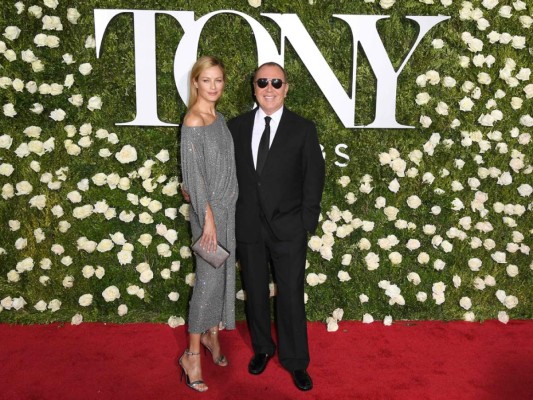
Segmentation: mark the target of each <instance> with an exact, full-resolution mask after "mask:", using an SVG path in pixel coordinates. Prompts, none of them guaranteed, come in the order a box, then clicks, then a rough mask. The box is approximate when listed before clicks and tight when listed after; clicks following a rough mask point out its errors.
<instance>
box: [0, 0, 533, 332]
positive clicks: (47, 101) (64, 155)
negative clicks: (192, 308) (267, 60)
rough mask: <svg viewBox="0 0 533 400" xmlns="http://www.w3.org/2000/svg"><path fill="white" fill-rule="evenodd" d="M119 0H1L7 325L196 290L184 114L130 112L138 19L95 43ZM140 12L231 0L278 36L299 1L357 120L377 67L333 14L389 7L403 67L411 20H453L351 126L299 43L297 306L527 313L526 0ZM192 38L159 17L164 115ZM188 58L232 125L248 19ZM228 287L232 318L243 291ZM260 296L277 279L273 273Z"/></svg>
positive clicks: (217, 32) (0, 252) (137, 305)
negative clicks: (213, 74) (301, 185)
mask: <svg viewBox="0 0 533 400" xmlns="http://www.w3.org/2000/svg"><path fill="white" fill-rule="evenodd" d="M131 7H132V5H131V2H130V1H126V0H106V1H104V0H84V1H75V0H31V1H29V0H24V1H18V2H15V1H12V2H9V1H4V2H3V3H2V7H1V10H0V33H1V36H0V106H1V107H2V110H1V113H0V188H1V198H0V232H1V235H0V322H17V323H47V322H51V321H67V322H72V323H73V324H78V323H80V322H82V321H113V322H132V321H160V322H168V324H170V325H171V326H173V327H175V326H178V325H180V324H183V323H184V322H185V320H186V317H187V303H188V299H189V296H190V294H191V290H192V286H193V285H194V258H193V257H191V251H190V249H189V246H190V244H191V241H190V230H189V226H188V222H187V219H188V212H189V206H188V204H186V203H185V202H184V200H183V198H182V197H181V195H180V193H179V182H180V172H179V159H178V154H179V128H176V127H139V126H124V125H116V123H117V122H121V121H131V120H133V119H134V117H135V110H136V108H135V104H136V103H135V73H134V72H135V71H134V67H135V65H134V40H133V18H132V15H131V14H121V15H119V16H117V17H116V18H115V19H114V20H113V21H112V22H111V23H110V25H109V27H108V30H107V31H106V34H105V36H104V39H103V42H102V50H101V57H100V58H97V57H96V51H95V33H94V17H93V10H94V9H95V8H117V9H118V8H122V9H129V8H131ZM135 8H136V9H146V10H149V9H156V10H188V11H194V13H195V18H200V17H202V16H203V15H205V14H207V13H209V12H212V11H217V10H229V9H231V10H238V11H241V12H243V13H245V14H247V15H249V16H251V17H253V18H255V19H256V20H257V21H259V22H260V23H261V24H262V25H263V26H264V27H265V28H266V29H267V31H268V32H269V33H270V35H271V36H272V37H273V38H274V40H275V41H276V43H278V45H279V44H280V41H281V39H280V36H281V32H280V28H279V26H278V25H276V24H275V23H274V22H273V21H272V20H270V19H268V18H266V17H263V16H261V15H260V14H261V13H293V14H297V16H298V17H299V18H300V20H301V21H302V23H303V25H304V26H305V27H306V29H307V30H308V32H309V34H310V36H311V37H312V39H313V40H314V41H315V43H316V45H317V47H318V48H319V50H320V51H321V53H322V54H323V56H324V58H325V59H326V61H327V62H328V64H329V66H330V68H331V69H332V71H333V72H334V74H335V76H336V77H337V78H338V80H339V82H341V84H342V85H343V86H344V87H345V89H346V91H347V92H349V90H350V84H351V83H350V82H351V76H352V72H353V73H356V76H357V80H356V85H357V87H356V90H357V101H356V105H355V115H356V121H357V123H358V124H363V125H364V124H368V123H370V122H371V121H372V120H373V117H374V115H375V89H376V79H375V76H374V73H373V71H372V67H371V65H370V64H369V63H368V61H367V60H366V58H365V55H364V52H362V51H361V49H359V52H358V63H357V68H356V71H351V68H352V61H353V52H354V49H353V44H352V36H351V35H352V33H351V30H350V27H349V26H348V25H347V24H346V22H344V21H342V20H340V19H338V18H333V17H332V15H334V14H361V15H364V14H375V15H388V16H390V18H388V19H383V20H380V21H379V23H378V30H379V33H380V36H381V39H382V41H383V44H384V46H385V48H386V50H387V53H388V55H389V57H390V59H391V62H392V64H393V66H394V67H395V68H398V67H399V66H400V65H401V63H402V61H403V59H404V57H405V56H406V54H407V52H408V50H409V49H410V48H411V46H412V45H413V42H414V40H415V39H416V36H417V33H418V26H417V25H416V24H415V23H414V22H413V21H410V20H408V19H407V18H405V17H406V16H408V15H446V16H450V19H448V20H447V21H444V22H442V23H440V24H438V25H436V26H435V27H434V28H432V29H431V31H430V32H429V33H428V34H427V35H426V36H425V37H424V39H423V40H422V42H421V43H420V45H419V46H418V47H417V48H416V50H415V52H414V53H413V55H412V57H411V58H410V59H409V62H408V63H407V64H406V66H405V68H404V69H403V71H402V72H401V74H400V75H399V78H398V93H397V110H396V118H397V121H398V122H400V123H402V124H404V125H411V126H414V129H348V128H345V127H344V125H343V124H342V123H341V122H340V120H339V118H338V117H337V115H336V113H335V111H334V110H333V108H332V107H331V105H330V104H329V103H328V101H327V100H326V99H325V97H324V95H323V93H322V92H321V91H320V89H319V88H318V85H317V83H316V82H315V80H314V79H313V77H312V76H311V75H310V74H309V72H308V70H307V69H306V66H305V65H303V63H302V62H301V60H300V58H299V56H298V54H297V52H295V50H294V49H293V48H292V47H291V44H290V41H288V42H287V43H286V45H285V67H286V69H287V72H288V75H289V81H290V91H289V95H288V97H287V103H286V104H287V106H288V107H289V108H291V109H292V110H294V111H296V112H298V113H300V114H302V115H303V116H305V117H307V118H310V119H312V120H314V121H315V122H316V124H317V128H318V132H319V137H320V141H321V144H322V146H323V148H324V156H325V159H326V166H327V183H326V187H325V191H324V196H323V201H322V208H323V212H322V214H321V221H320V223H319V229H318V231H317V232H316V233H315V234H314V235H310V236H309V251H308V259H307V261H308V262H307V264H308V265H307V270H306V287H305V292H306V295H305V298H306V306H307V311H308V318H309V319H310V320H316V321H323V322H325V323H327V326H328V329H329V330H336V329H337V328H338V322H339V321H340V320H341V319H351V320H362V321H364V322H368V323H370V322H372V321H374V320H376V321H384V323H386V324H390V323H391V322H392V321H393V320H397V319H409V320H417V319H438V320H454V319H465V320H467V321H482V320H484V319H496V318H497V319H499V320H500V321H501V322H503V323H506V322H507V321H508V320H509V319H513V318H528V319H529V318H531V317H532V309H533V307H532V306H533V305H532V298H531V289H532V282H533V279H532V273H533V271H532V270H533V262H532V257H531V246H532V243H533V217H532V213H531V210H532V207H533V203H532V192H533V188H532V182H533V180H532V171H533V166H532V164H531V163H532V156H533V151H532V144H531V131H532V129H533V117H532V115H533V106H532V104H533V100H532V97H533V83H532V77H531V67H532V65H533V35H532V24H533V18H532V12H533V11H532V10H533V3H531V1H529V0H526V1H522V0H517V1H510V0H509V1H501V0H500V1H498V0H483V1H471V2H468V1H458V0H404V1H394V0H380V1H378V0H356V1H354V0H350V1H334V2H333V1H321V0H305V1H303V0H301V1H288V0H272V1H267V0H264V1H260V0H248V1H246V0H213V1H200V0H191V1H182V0H172V1H167V0H138V1H136V2H135ZM182 36H183V29H182V28H181V26H180V25H179V23H178V22H177V21H176V20H175V19H173V18H172V17H170V16H168V15H158V16H157V18H156V37H157V48H156V52H157V91H158V114H159V118H160V119H161V121H166V122H169V123H175V124H178V123H179V122H180V121H181V119H182V117H183V114H184V113H185V111H186V108H185V105H184V104H183V102H182V101H181V99H180V97H179V96H178V93H177V90H176V85H175V82H174V76H173V70H174V53H175V51H176V47H177V46H178V44H179V43H180V40H181V38H182ZM199 54H213V55H216V56H219V57H221V58H222V59H223V60H224V62H225V63H226V66H227V75H228V80H227V88H226V92H225V94H224V97H223V99H222V100H221V102H220V104H219V110H220V111H221V112H222V113H223V114H224V115H225V116H226V118H227V119H229V118H231V117H234V116H236V115H238V114H239V113H242V112H244V111H246V110H249V109H250V108H251V107H252V106H253V99H252V98H251V95H250V85H249V82H250V73H251V71H253V69H254V68H255V67H256V66H257V56H256V54H257V50H256V42H255V40H254V37H253V34H252V31H251V28H250V26H249V25H248V24H247V23H246V22H245V21H244V20H243V19H242V18H240V17H238V16H236V15H230V14H221V15H217V16H216V17H215V18H213V19H212V20H210V21H209V22H208V23H207V24H206V26H205V28H204V30H203V32H202V35H201V40H200V44H199ZM237 286H238V289H239V292H238V293H237V294H236V296H237V298H238V299H239V300H238V301H237V303H238V308H237V313H238V315H237V317H238V318H240V319H243V318H244V314H243V301H242V300H243V299H244V297H245V293H243V292H242V290H240V282H238V283H237ZM272 294H273V295H274V294H275V287H274V285H273V286H272Z"/></svg>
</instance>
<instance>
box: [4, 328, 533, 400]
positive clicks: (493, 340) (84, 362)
mask: <svg viewBox="0 0 533 400" xmlns="http://www.w3.org/2000/svg"><path fill="white" fill-rule="evenodd" d="M532 328H533V321H511V322H510V323H509V324H508V325H503V324H501V323H499V322H496V321H487V322H485V323H482V324H479V323H466V322H449V323H444V322H397V323H395V324H393V326H391V327H385V326H383V324H381V323H374V324H371V325H364V324H362V323H360V322H341V323H340V329H339V331H337V332H335V333H328V332H326V328H325V325H324V324H321V323H310V324H309V338H310V346H311V349H310V350H311V365H310V367H309V372H310V374H311V376H312V377H313V380H314V384H315V388H314V389H313V390H312V391H310V392H300V391H298V390H297V389H296V388H295V386H294V385H293V383H292V381H291V377H290V375H289V374H288V373H287V372H285V371H284V370H283V369H282V368H281V367H280V364H279V361H278V360H277V358H274V359H273V360H272V361H271V362H270V364H269V365H268V368H267V369H266V371H265V372H264V373H263V374H262V375H260V376H252V375H249V374H248V372H247V364H248V360H249V359H250V357H251V354H252V353H251V349H250V339H249V336H248V333H247V330H246V326H245V325H244V323H239V325H238V329H237V330H235V331H228V332H222V333H221V340H222V345H223V347H224V349H225V353H226V355H227V357H228V359H229V361H230V364H231V365H230V366H229V367H227V368H221V367H216V366H214V365H213V363H212V362H210V359H209V358H208V357H204V356H203V355H202V362H203V366H204V378H205V380H206V383H207V384H208V385H209V390H208V392H206V393H202V394H200V393H196V392H193V391H192V390H191V389H189V388H187V387H186V386H185V384H184V383H181V384H180V383H179V371H178V369H177V368H176V367H175V358H176V356H177V355H178V354H180V353H181V352H182V351H183V349H184V346H185V344H186V329H185V327H179V328H177V329H171V328H169V327H168V326H167V325H159V324H128V325H112V324H109V325H104V324H96V323H83V324H82V325H79V326H71V325H64V326H61V325H58V324H53V325H30V326H21V325H5V324H3V325H1V324H0V399H2V400H4V399H5V400H26V399H35V400H37V399H38V400H45V399H57V400H59V399H68V400H76V399H90V400H96V399H112V400H117V399H118V400H120V399H131V400H135V399H189V398H190V399H233V400H240V399H243V400H244V399H259V400H261V399H275V400H277V399H320V400H323V399H335V400H342V399H447V400H449V399H459V400H468V399H475V400H493V399H494V400H502V399H503V400H507V399H509V400H521V399H533V334H532Z"/></svg>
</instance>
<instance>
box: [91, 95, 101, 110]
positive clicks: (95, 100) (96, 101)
mask: <svg viewBox="0 0 533 400" xmlns="http://www.w3.org/2000/svg"><path fill="white" fill-rule="evenodd" d="M87 108H88V109H89V110H91V111H94V110H101V109H102V99H101V98H100V97H99V96H93V97H91V98H90V99H89V101H88V103H87Z"/></svg>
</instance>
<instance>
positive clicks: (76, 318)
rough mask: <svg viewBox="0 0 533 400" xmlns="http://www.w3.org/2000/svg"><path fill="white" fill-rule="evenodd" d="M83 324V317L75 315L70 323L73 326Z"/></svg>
mask: <svg viewBox="0 0 533 400" xmlns="http://www.w3.org/2000/svg"><path fill="white" fill-rule="evenodd" d="M82 322H83V316H82V315H81V314H75V315H74V316H73V317H72V319H71V321H70V323H71V325H79V324H81V323H82Z"/></svg>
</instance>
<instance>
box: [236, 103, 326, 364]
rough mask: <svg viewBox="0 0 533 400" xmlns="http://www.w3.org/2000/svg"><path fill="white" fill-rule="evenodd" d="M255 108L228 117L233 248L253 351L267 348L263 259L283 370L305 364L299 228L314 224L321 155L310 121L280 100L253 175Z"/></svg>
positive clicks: (303, 235) (270, 347)
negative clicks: (273, 291)
mask: <svg viewBox="0 0 533 400" xmlns="http://www.w3.org/2000/svg"><path fill="white" fill-rule="evenodd" d="M255 113H256V110H252V111H250V112H248V113H245V114H243V115H241V116H239V117H237V118H234V119H233V120H231V121H229V123H228V127H229V129H230V131H231V133H232V136H233V141H234V146H235V160H236V165H237V179H238V183H239V198H238V200H237V211H236V218H235V223H236V239H237V252H238V256H239V259H240V262H241V268H242V270H243V280H244V288H245V290H246V296H247V300H246V311H247V319H248V324H249V327H250V333H251V337H252V344H253V347H254V352H255V353H256V354H258V353H267V354H270V355H272V354H273V353H274V351H275V348H276V347H275V344H274V341H273V340H272V337H271V334H270V308H269V287H268V284H269V281H270V274H269V269H268V263H270V264H271V266H272V268H273V273H274V275H275V277H276V283H277V288H278V292H277V301H276V303H277V329H278V338H279V343H278V344H279V351H278V354H279V360H280V362H281V364H282V365H283V366H284V367H285V368H286V369H288V370H289V371H294V370H301V369H306V368H307V365H308V364H309V351H308V345H307V319H306V316H305V304H304V277H305V259H306V253H307V233H312V232H314V231H315V229H316V227H317V224H318V216H319V213H320V200H321V197H322V190H323V186H324V159H323V157H322V152H321V150H320V146H319V143H318V137H317V133H316V128H315V125H314V124H313V123H312V122H311V121H309V120H306V119H304V118H302V117H300V116H298V115H297V114H295V113H293V112H291V111H290V110H288V109H287V108H286V107H285V108H284V109H283V114H282V116H281V119H280V122H279V126H278V129H277V131H276V135H275V137H274V140H273V142H272V144H271V147H270V150H269V153H268V157H267V160H266V163H265V165H264V167H263V170H262V173H261V175H260V176H259V175H258V173H257V172H256V170H255V167H254V161H253V156H252V147H251V141H252V131H253V125H254V118H255Z"/></svg>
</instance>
